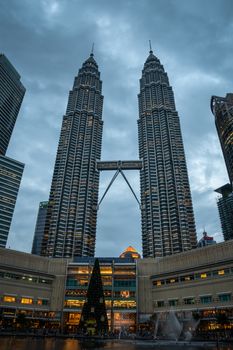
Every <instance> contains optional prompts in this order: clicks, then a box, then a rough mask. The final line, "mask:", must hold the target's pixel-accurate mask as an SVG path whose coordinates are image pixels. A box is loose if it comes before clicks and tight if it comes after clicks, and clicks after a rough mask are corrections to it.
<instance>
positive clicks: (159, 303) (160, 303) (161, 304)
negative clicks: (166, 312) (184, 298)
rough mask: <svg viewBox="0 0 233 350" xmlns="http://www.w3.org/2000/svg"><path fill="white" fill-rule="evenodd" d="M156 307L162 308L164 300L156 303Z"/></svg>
mask: <svg viewBox="0 0 233 350" xmlns="http://www.w3.org/2000/svg"><path fill="white" fill-rule="evenodd" d="M157 306H158V307H163V306H165V303H164V300H158V301H157Z"/></svg>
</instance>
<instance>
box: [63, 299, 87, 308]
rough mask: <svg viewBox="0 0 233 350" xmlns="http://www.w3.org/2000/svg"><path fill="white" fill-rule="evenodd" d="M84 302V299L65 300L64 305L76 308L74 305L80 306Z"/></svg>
mask: <svg viewBox="0 0 233 350" xmlns="http://www.w3.org/2000/svg"><path fill="white" fill-rule="evenodd" d="M83 304H84V300H66V301H65V306H66V307H71V308H76V307H78V308H79V307H82V306H83Z"/></svg>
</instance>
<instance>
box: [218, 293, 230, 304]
mask: <svg viewBox="0 0 233 350" xmlns="http://www.w3.org/2000/svg"><path fill="white" fill-rule="evenodd" d="M218 299H219V301H223V302H224V301H231V293H223V294H219V295H218Z"/></svg>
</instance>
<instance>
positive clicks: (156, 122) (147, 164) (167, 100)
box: [138, 50, 197, 257]
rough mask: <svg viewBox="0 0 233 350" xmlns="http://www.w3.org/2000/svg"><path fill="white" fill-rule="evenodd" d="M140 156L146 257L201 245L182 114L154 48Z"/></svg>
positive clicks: (142, 106) (144, 84)
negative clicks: (195, 215)
mask: <svg viewBox="0 0 233 350" xmlns="http://www.w3.org/2000/svg"><path fill="white" fill-rule="evenodd" d="M138 100H139V120H138V135H139V157H140V159H142V161H143V169H142V170H141V171H140V182H141V208H142V219H141V222H142V247H143V256H144V257H163V256H166V255H170V254H175V253H179V252H182V251H185V250H189V249H193V248H196V245H197V241H196V230H195V222H194V214H193V207H192V199H191V193H190V187H189V180H188V173H187V167H186V160H185V153H184V147H183V141H182V135H181V129H180V121H179V116H178V113H177V111H176V107H175V100H174V95H173V91H172V87H171V86H170V85H169V80H168V76H167V73H166V72H165V71H164V68H163V66H162V64H161V63H160V61H159V59H158V58H157V57H156V56H155V55H154V54H153V51H152V50H151V51H150V53H149V56H148V58H147V60H146V62H145V64H144V68H143V70H142V77H141V79H140V93H139V95H138Z"/></svg>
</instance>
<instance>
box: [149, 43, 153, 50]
mask: <svg viewBox="0 0 233 350" xmlns="http://www.w3.org/2000/svg"><path fill="white" fill-rule="evenodd" d="M149 47H150V53H153V51H152V47H151V41H150V40H149Z"/></svg>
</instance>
